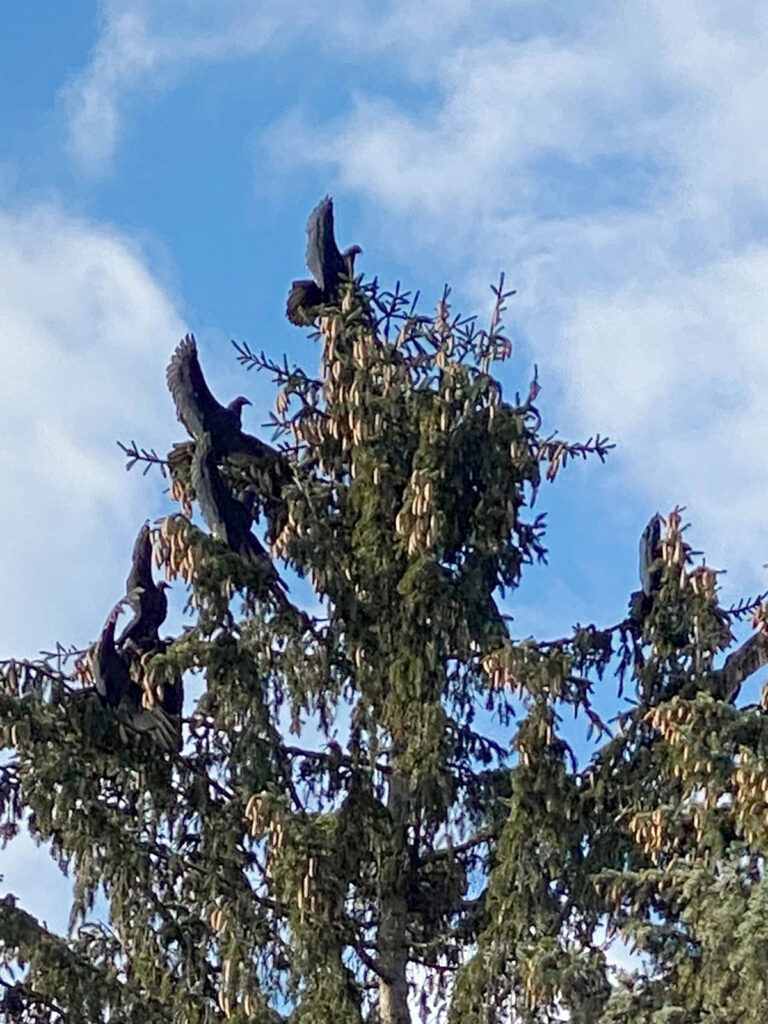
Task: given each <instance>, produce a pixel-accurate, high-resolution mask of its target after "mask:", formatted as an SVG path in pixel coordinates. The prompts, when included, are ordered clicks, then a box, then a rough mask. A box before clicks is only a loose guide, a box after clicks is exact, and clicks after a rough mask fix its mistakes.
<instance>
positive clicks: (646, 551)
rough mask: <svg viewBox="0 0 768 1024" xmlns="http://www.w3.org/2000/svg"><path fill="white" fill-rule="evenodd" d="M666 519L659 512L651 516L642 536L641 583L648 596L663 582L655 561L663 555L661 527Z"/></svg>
mask: <svg viewBox="0 0 768 1024" xmlns="http://www.w3.org/2000/svg"><path fill="white" fill-rule="evenodd" d="M663 524H664V520H663V519H662V518H661V516H660V515H659V513H658V512H657V513H656V514H655V515H653V516H651V519H650V521H649V522H648V525H647V526H646V528H645V529H644V530H643V535H642V537H641V538H640V585H641V587H642V589H643V593H644V594H645V596H646V597H651V596H652V595H653V594H654V593H655V591H656V590H658V588H659V584H660V583H661V568H660V567H659V566H656V567H654V562H655V561H656V560H657V559H658V558H660V556H661V528H662V526H663Z"/></svg>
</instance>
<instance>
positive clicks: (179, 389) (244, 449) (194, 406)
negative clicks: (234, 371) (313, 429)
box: [166, 334, 274, 457]
mask: <svg viewBox="0 0 768 1024" xmlns="http://www.w3.org/2000/svg"><path fill="white" fill-rule="evenodd" d="M166 380H167V381H168V388H169V390H170V392H171V395H172V396H173V401H174V404H175V406H176V415H177V416H178V418H179V420H180V421H181V422H182V423H183V424H184V426H185V427H186V428H187V431H188V432H189V435H190V437H193V438H195V440H197V438H199V437H200V436H201V434H204V433H206V434H209V435H210V437H211V439H212V441H213V446H214V450H215V452H216V454H217V455H218V456H224V455H231V454H233V453H240V454H243V455H251V456H255V457H265V456H272V455H273V454H274V453H273V452H272V449H271V448H270V447H269V445H267V444H264V442H263V441H259V439H258V438H256V437H253V435H252V434H246V433H244V432H243V430H242V428H241V418H242V412H243V406H244V405H250V404H251V403H250V401H249V400H248V399H247V398H245V397H244V396H243V395H239V396H238V397H237V398H235V399H233V401H231V402H230V403H229V405H226V406H224V405H221V404H220V403H219V402H217V401H216V399H215V398H214V397H213V395H212V394H211V391H210V388H209V387H208V385H207V384H206V382H205V377H204V376H203V371H202V368H201V366H200V360H199V359H198V356H197V343H196V341H195V339H194V336H193V335H191V334H188V335H187V336H186V337H185V338H183V339H182V341H181V342H180V344H179V345H178V347H177V349H176V351H175V352H174V353H173V355H172V356H171V361H170V363H169V364H168V369H167V370H166Z"/></svg>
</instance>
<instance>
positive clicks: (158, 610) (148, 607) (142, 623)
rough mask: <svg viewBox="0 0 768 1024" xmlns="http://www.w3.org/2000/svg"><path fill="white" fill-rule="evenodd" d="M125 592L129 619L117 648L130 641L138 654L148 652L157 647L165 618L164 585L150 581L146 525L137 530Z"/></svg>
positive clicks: (149, 539) (150, 562)
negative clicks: (129, 612) (130, 612)
mask: <svg viewBox="0 0 768 1024" xmlns="http://www.w3.org/2000/svg"><path fill="white" fill-rule="evenodd" d="M125 588H126V600H127V601H128V604H130V606H131V608H132V609H133V618H132V619H131V621H130V622H129V623H128V625H127V626H126V627H125V629H124V630H123V632H122V633H121V634H120V638H119V639H118V641H117V643H118V646H122V645H123V644H124V643H126V642H127V641H130V642H131V643H132V644H134V645H135V646H136V647H137V648H138V649H139V650H140V651H142V652H143V651H146V650H151V649H152V648H154V647H157V645H158V630H159V629H160V627H161V626H162V624H163V623H164V622H165V617H166V615H167V614H168V598H167V597H166V596H165V591H166V590H167V589H168V584H167V583H165V582H162V583H155V582H154V580H153V579H152V541H151V538H150V533H149V525H148V524H147V523H145V524H144V526H142V528H141V529H140V530H139V535H138V537H137V538H136V543H135V544H134V546H133V563H132V565H131V571H130V572H129V573H128V578H127V580H126V581H125Z"/></svg>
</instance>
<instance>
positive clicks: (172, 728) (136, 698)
mask: <svg viewBox="0 0 768 1024" xmlns="http://www.w3.org/2000/svg"><path fill="white" fill-rule="evenodd" d="M124 603H125V601H124V600H123V601H120V602H119V603H118V604H117V605H115V607H114V608H113V609H112V611H111V612H110V613H109V617H108V618H107V621H106V622H105V624H104V628H103V629H102V631H101V636H100V637H99V639H98V640H97V642H96V646H95V648H94V651H93V657H92V666H93V677H94V681H95V684H96V692H97V693H98V695H99V696H100V697H101V699H102V700H103V701H104V703H105V704H106V705H107V707H109V708H112V709H115V710H117V709H119V713H120V717H122V718H123V720H124V721H125V724H126V725H128V726H129V727H130V728H131V729H133V730H134V732H148V733H152V739H153V740H154V741H155V742H156V743H157V744H158V746H159V747H160V748H161V749H162V750H168V751H173V750H179V749H180V746H181V730H180V728H179V724H180V723H179V720H178V717H177V718H176V719H175V720H173V719H171V718H170V717H169V716H170V715H177V716H178V715H179V714H180V713H181V702H182V700H183V690H182V687H181V679H179V681H178V686H171V687H167V688H166V693H165V694H164V699H163V702H162V707H159V708H143V707H142V706H141V686H140V685H139V684H138V683H136V682H134V680H133V678H132V677H131V669H130V661H129V659H127V658H126V657H125V654H124V653H123V652H121V651H119V650H118V649H117V647H116V646H115V624H116V622H117V619H118V616H119V615H120V612H121V611H122V608H123V605H124ZM176 708H178V710H172V709H176Z"/></svg>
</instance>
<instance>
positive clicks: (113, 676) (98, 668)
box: [92, 601, 134, 708]
mask: <svg viewBox="0 0 768 1024" xmlns="http://www.w3.org/2000/svg"><path fill="white" fill-rule="evenodd" d="M122 608H123V602H122V601H121V602H120V603H119V604H117V605H116V606H115V607H114V608H113V609H112V611H111V612H110V613H109V618H108V619H107V621H106V622H105V623H104V628H103V629H102V631H101V636H100V637H99V639H98V641H97V642H96V647H95V649H94V652H93V661H92V665H93V678H94V682H95V684H96V692H97V693H98V694H99V696H100V697H102V698H103V699H104V701H105V702H106V703H107V705H108V706H109V707H111V708H116V707H117V705H118V704H119V703H120V702H121V701H122V700H123V698H124V697H126V696H129V695H130V691H131V690H132V689H133V687H134V683H133V681H132V680H131V673H130V670H129V668H128V662H127V661H126V659H125V658H124V657H123V656H122V654H121V653H120V652H119V651H118V650H117V648H116V647H115V625H116V623H117V619H118V616H119V615H120V612H121V611H122Z"/></svg>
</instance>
